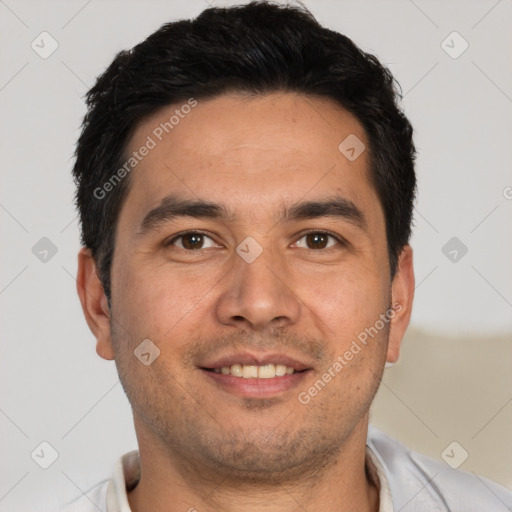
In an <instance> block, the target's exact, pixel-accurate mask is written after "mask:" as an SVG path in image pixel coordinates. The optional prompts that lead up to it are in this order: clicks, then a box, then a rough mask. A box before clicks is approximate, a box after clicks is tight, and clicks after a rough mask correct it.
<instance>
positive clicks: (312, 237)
mask: <svg viewBox="0 0 512 512" xmlns="http://www.w3.org/2000/svg"><path fill="white" fill-rule="evenodd" d="M307 241H308V246H310V245H313V246H314V248H316V249H318V248H320V249H323V248H325V246H326V245H327V237H326V236H325V235H323V234H321V233H311V234H309V235H308V236H307ZM319 245H320V246H321V247H319Z"/></svg>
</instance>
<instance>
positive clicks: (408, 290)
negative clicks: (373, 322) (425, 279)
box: [386, 245, 414, 363]
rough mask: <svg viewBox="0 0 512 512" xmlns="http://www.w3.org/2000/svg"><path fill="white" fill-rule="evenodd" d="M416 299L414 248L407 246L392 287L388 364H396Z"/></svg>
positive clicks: (403, 251) (403, 250) (400, 258)
mask: <svg viewBox="0 0 512 512" xmlns="http://www.w3.org/2000/svg"><path fill="white" fill-rule="evenodd" d="M413 299H414V267H413V253H412V247H411V246H410V245H406V246H405V247H404V248H403V249H402V252H401V253H400V257H399V260H398V268H397V271H396V274H395V276H394V278H393V283H392V285H391V308H392V310H393V313H392V318H391V322H390V330H389V341H388V351H387V356H386V362H387V363H396V362H397V361H398V358H399V356H400V347H401V345H402V340H403V337H404V335H405V331H406V330H407V327H408V325H409V321H410V319H411V313H412V305H413Z"/></svg>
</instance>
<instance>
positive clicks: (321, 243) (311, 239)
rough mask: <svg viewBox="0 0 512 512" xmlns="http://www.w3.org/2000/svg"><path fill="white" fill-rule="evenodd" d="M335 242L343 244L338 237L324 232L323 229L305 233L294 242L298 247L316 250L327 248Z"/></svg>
mask: <svg viewBox="0 0 512 512" xmlns="http://www.w3.org/2000/svg"><path fill="white" fill-rule="evenodd" d="M301 240H304V242H301ZM336 244H338V245H343V244H342V242H341V240H340V239H339V238H337V237H335V236H334V235H331V234H329V233H326V232H325V231H312V232H310V233H306V234H305V235H303V236H302V237H301V238H299V240H298V241H297V242H296V245H297V246H298V247H304V248H306V249H317V250H322V249H329V248H331V247H333V246H335V245H336Z"/></svg>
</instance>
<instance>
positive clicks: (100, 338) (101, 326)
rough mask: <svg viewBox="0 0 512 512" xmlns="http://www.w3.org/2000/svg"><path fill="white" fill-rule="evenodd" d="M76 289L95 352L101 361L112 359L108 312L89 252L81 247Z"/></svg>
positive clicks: (103, 293)
mask: <svg viewBox="0 0 512 512" xmlns="http://www.w3.org/2000/svg"><path fill="white" fill-rule="evenodd" d="M76 287H77V292H78V296H79V297H80V303H81V304H82V310H83V312H84V316H85V320H86V322H87V325H88V326H89V329H90V330H91V332H92V333H93V334H94V336H95V337H96V340H97V342H96V352H97V353H98V355H99V356H100V357H102V358H103V359H108V360H112V359H114V350H113V345H112V339H111V333H110V310H109V307H108V303H107V298H106V296H105V292H104V290H103V285H102V284H101V281H100V280H99V278H98V273H97V267H96V262H95V261H94V258H93V257H92V254H91V250H90V249H88V248H86V247H82V248H81V249H80V251H79V253H78V272H77V279H76Z"/></svg>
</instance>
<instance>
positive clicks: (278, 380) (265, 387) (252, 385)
mask: <svg viewBox="0 0 512 512" xmlns="http://www.w3.org/2000/svg"><path fill="white" fill-rule="evenodd" d="M199 369H200V370H202V371H203V372H204V374H205V376H207V377H208V378H209V379H210V380H211V381H213V382H214V384H215V385H217V386H218V387H220V388H221V389H222V390H224V391H227V392H229V393H231V394H235V395H238V396H242V397H255V398H268V397H271V396H279V395H282V394H283V393H284V392H286V391H289V390H291V389H292V388H294V387H296V386H298V385H299V383H300V382H301V381H302V380H303V378H304V377H305V375H306V374H307V373H309V372H310V371H311V370H312V369H313V368H312V366H308V365H307V364H306V363H302V362H300V361H298V360H295V359H292V358H290V357H288V356H285V355H283V354H273V355H272V354H269V355H265V356H254V355H249V354H239V355H234V356H229V357H225V358H221V359H218V360H216V361H213V362H210V363H206V364H204V365H201V366H199Z"/></svg>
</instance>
